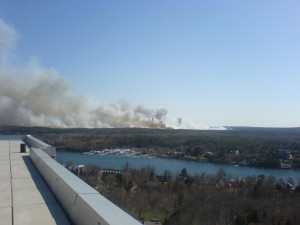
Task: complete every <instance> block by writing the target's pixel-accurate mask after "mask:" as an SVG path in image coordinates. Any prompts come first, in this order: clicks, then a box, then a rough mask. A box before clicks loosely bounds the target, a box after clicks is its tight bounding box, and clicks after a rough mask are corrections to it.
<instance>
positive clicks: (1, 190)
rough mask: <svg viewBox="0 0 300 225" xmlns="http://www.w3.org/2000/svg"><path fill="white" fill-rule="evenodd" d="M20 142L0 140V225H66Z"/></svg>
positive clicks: (58, 205) (61, 213)
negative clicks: (22, 151) (21, 151)
mask: <svg viewBox="0 0 300 225" xmlns="http://www.w3.org/2000/svg"><path fill="white" fill-rule="evenodd" d="M22 143H24V142H23V141H21V140H0V218H1V220H0V225H2V224H3V225H41V224H47V225H48V224H49V225H52V224H59V225H68V224H70V223H69V221H68V220H67V217H66V216H65V214H64V212H63V210H62V208H61V206H60V204H59V203H58V202H57V200H56V198H55V197H54V195H53V193H52V192H51V190H50V189H49V188H48V186H47V184H46V183H45V182H44V180H43V178H42V177H41V176H40V174H39V173H38V171H37V169H36V168H35V166H34V164H33V163H32V162H31V159H30V157H29V153H28V152H29V148H27V147H26V153H20V144H22Z"/></svg>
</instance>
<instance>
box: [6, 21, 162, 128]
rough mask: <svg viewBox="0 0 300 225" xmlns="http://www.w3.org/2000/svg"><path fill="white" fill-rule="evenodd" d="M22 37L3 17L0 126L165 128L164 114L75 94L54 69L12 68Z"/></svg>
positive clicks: (33, 62)
mask: <svg viewBox="0 0 300 225" xmlns="http://www.w3.org/2000/svg"><path fill="white" fill-rule="evenodd" d="M18 36H19V35H18V33H17V32H16V31H15V30H14V29H13V28H12V27H11V26H10V25H8V24H7V23H6V22H5V21H3V20H2V19H1V18H0V60H1V61H0V125H21V126H49V127H149V128H165V127H166V123H165V118H166V115H167V110H166V109H150V108H147V107H144V106H142V105H138V106H132V105H131V104H130V103H129V102H127V101H126V100H120V101H119V102H118V103H116V104H106V103H103V102H101V101H100V100H99V99H96V98H95V97H90V96H86V95H82V94H77V93H75V92H74V91H73V89H72V85H71V83H70V81H69V80H67V79H66V78H64V77H63V76H61V75H60V74H59V73H58V72H57V71H55V70H54V69H47V68H44V67H42V66H41V65H39V63H38V62H37V60H29V61H28V62H26V63H25V64H23V65H19V66H13V65H11V63H10V60H9V59H10V56H11V55H13V50H14V48H15V46H16V42H17V40H18Z"/></svg>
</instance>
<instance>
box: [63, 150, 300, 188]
mask: <svg viewBox="0 0 300 225" xmlns="http://www.w3.org/2000/svg"><path fill="white" fill-rule="evenodd" d="M57 160H58V161H59V162H61V163H63V164H66V163H67V162H69V161H72V162H74V163H75V164H85V165H87V164H90V165H97V166H99V167H101V168H114V169H122V167H123V166H124V165H125V163H126V162H128V163H129V165H130V166H131V167H133V168H142V167H146V166H154V167H155V169H156V173H157V174H163V173H164V171H165V170H170V171H171V172H172V173H173V174H174V175H176V174H177V173H179V172H180V171H181V170H182V168H186V169H187V171H188V173H189V174H192V175H195V174H201V173H207V174H213V173H216V172H217V171H218V170H219V169H222V168H223V169H224V170H225V172H226V173H227V174H230V175H231V176H233V177H239V178H242V177H246V176H253V175H254V176H258V175H261V174H263V175H265V176H269V175H273V176H274V177H275V178H276V179H280V178H282V179H284V180H286V179H288V178H293V179H294V181H295V182H296V183H298V184H300V170H299V169H266V168H258V167H238V166H232V165H224V164H213V163H208V162H195V161H187V160H180V159H165V158H159V157H154V158H147V157H139V158H133V157H129V156H123V157H120V156H118V155H114V154H108V155H104V156H100V155H82V154H80V153H77V152H69V151H57Z"/></svg>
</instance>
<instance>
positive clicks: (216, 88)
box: [0, 0, 300, 127]
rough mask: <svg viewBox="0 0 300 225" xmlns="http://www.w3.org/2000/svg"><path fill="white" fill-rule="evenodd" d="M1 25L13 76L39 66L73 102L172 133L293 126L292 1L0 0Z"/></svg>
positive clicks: (295, 59) (295, 46) (299, 114)
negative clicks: (151, 115)
mask: <svg viewBox="0 0 300 225" xmlns="http://www.w3.org/2000/svg"><path fill="white" fill-rule="evenodd" d="M0 18H1V19H2V20H3V21H4V22H5V23H6V24H7V25H8V26H10V27H11V28H12V29H13V30H14V31H16V33H17V35H16V36H17V41H15V46H14V47H12V48H14V50H13V54H10V56H9V58H10V59H9V63H8V64H9V66H10V67H13V66H20V65H22V64H25V63H26V62H28V61H36V62H38V64H39V65H41V66H42V67H43V68H48V69H53V70H55V71H56V73H57V74H59V76H62V77H65V78H66V79H67V80H69V82H70V84H71V85H72V90H73V91H74V92H76V93H82V94H84V95H93V96H98V98H99V99H101V101H103V102H106V103H107V104H110V103H112V104H115V103H116V102H118V101H119V100H120V99H126V100H127V101H128V102H130V103H131V104H132V105H139V104H142V105H144V106H146V107H148V108H155V109H157V108H158V109H161V108H164V109H166V110H167V115H166V117H167V121H168V123H170V124H171V123H176V121H177V119H178V118H182V121H183V123H187V124H192V123H193V124H198V125H199V126H204V127H205V126H206V125H207V126H231V125H232V126H236V125H239V126H244V125H245V126H268V127H296V126H298V127H299V126H300V1H299V0H286V1H283V0H281V1H277V0H243V1H241V0H236V1H234V0H226V1H222V0H218V1H217V0H209V1H208V0H207V1H204V0H203V1H202V0H148V1H147V0H126V1H124V0H111V1H109V0H94V1H79V0H78V1H65V0H62V1H34V0H26V1H24V0H16V1H8V0H0ZM0 35H1V33H0ZM0 37H1V36H0ZM6 58H7V57H6ZM33 59H34V60H33ZM2 60H5V59H4V58H3V57H2ZM198 125H197V126H198ZM197 126H196V127H197Z"/></svg>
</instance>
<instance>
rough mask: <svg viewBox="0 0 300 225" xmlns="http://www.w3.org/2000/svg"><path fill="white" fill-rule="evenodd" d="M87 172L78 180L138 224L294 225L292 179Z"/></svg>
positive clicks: (296, 204)
mask: <svg viewBox="0 0 300 225" xmlns="http://www.w3.org/2000/svg"><path fill="white" fill-rule="evenodd" d="M104 171H105V172H103V170H100V169H99V168H97V167H88V168H87V169H86V171H85V173H84V174H82V176H81V177H82V179H84V180H85V181H86V182H88V183H89V184H90V185H91V186H93V187H95V189H97V190H98V191H99V192H100V193H101V194H102V195H104V196H105V197H107V198H108V199H110V200H111V201H112V202H114V203H115V204H117V205H118V206H119V207H121V208H123V209H124V210H125V211H127V212H128V213H130V214H131V215H133V216H134V217H136V218H137V219H139V220H147V221H150V220H151V219H152V218H158V219H159V220H160V221H161V222H162V224H164V225H215V224H218V225H254V224H260V225H269V224H274V225H296V224H299V221H300V214H299V212H300V211H299V210H300V201H299V200H300V186H299V185H298V186H297V184H296V181H294V180H293V179H288V181H287V182H286V181H283V180H276V179H275V178H274V177H272V176H270V177H265V176H263V175H260V176H258V177H246V178H245V179H237V178H234V177H230V176H228V175H227V174H226V173H225V172H224V171H223V170H220V171H218V173H217V174H214V175H209V174H205V173H202V174H200V175H197V176H190V175H189V174H188V171H187V170H186V169H182V171H181V173H179V174H177V175H175V176H174V175H172V174H171V173H170V172H169V171H165V173H164V174H163V175H161V176H157V175H156V173H155V168H153V167H145V168H142V169H140V170H138V169H133V168H130V166H129V165H128V164H126V165H125V166H124V168H123V171H122V172H121V173H114V172H112V171H109V170H107V172H106V170H104Z"/></svg>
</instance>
